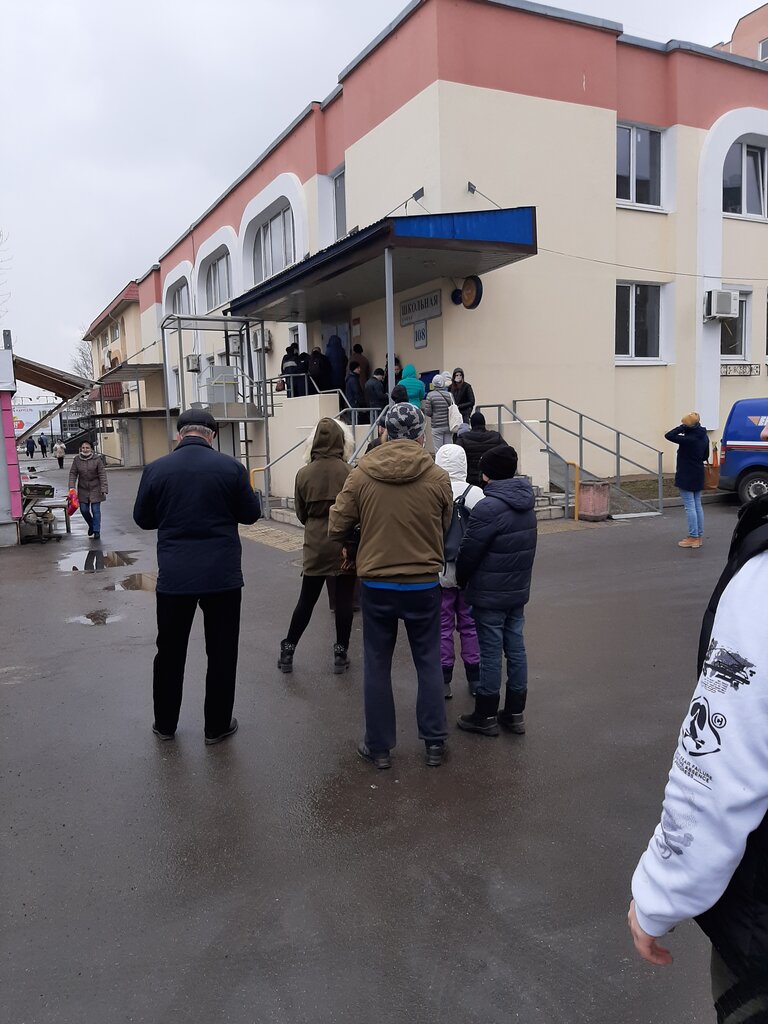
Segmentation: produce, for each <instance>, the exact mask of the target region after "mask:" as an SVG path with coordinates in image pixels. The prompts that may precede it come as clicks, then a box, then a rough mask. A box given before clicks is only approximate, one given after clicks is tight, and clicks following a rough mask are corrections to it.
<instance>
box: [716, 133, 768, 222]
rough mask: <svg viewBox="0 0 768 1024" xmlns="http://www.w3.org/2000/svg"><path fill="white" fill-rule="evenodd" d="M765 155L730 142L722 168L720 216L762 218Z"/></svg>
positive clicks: (763, 214)
mask: <svg viewBox="0 0 768 1024" xmlns="http://www.w3.org/2000/svg"><path fill="white" fill-rule="evenodd" d="M765 155H766V151H765V149H764V148H763V147H761V146H749V145H747V144H746V143H745V142H734V144H733V145H732V146H731V148H730V149H729V150H728V153H727V154H726V157H725V163H724V164H723V213H740V214H747V215H749V216H753V217H765V215H766V214H765V211H766V178H765V167H766V159H765Z"/></svg>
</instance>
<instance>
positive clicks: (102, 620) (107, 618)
mask: <svg viewBox="0 0 768 1024" xmlns="http://www.w3.org/2000/svg"><path fill="white" fill-rule="evenodd" d="M122 617H123V616H122V615H111V614H110V613H109V612H108V611H107V609H106V608H97V609H96V611H95V612H86V613H85V615H72V616H71V617H70V618H68V619H67V622H69V623H73V624H76V625H79V626H108V625H109V624H110V623H112V622H119V621H120V620H121V619H122Z"/></svg>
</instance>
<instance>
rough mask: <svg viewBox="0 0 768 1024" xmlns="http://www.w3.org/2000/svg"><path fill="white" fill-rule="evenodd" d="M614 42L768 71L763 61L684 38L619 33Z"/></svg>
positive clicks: (767, 65) (767, 66)
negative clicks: (665, 40) (658, 39)
mask: <svg viewBox="0 0 768 1024" xmlns="http://www.w3.org/2000/svg"><path fill="white" fill-rule="evenodd" d="M616 42H618V43H624V44H625V45H626V46H637V47H640V48H641V49H644V50H656V52H657V53H676V52H684V53H695V54H698V55H699V56H700V57H709V58H710V59H711V60H722V61H725V62H726V63H729V64H739V65H741V67H746V68H754V69H755V70H757V71H768V64H766V63H765V62H764V61H760V60H753V59H752V58H751V57H741V56H740V55H739V54H737V53H726V52H725V51H724V50H715V49H713V47H711V46H702V45H701V44H700V43H689V42H687V41H686V40H684V39H670V40H669V42H668V43H659V42H656V41H655V40H653V39H642V38H641V37H640V36H630V35H620V36H619V38H618V39H617V40H616Z"/></svg>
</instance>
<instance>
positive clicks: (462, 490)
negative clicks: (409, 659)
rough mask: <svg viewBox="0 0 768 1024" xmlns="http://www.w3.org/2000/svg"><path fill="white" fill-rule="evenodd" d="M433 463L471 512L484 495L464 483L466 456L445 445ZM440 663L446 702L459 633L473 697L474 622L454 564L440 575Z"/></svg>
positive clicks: (476, 663)
mask: <svg viewBox="0 0 768 1024" xmlns="http://www.w3.org/2000/svg"><path fill="white" fill-rule="evenodd" d="M435 463H436V465H438V466H439V467H440V468H441V469H444V470H445V471H446V472H447V473H448V475H449V476H450V478H451V489H452V490H453V500H454V502H455V501H456V500H457V499H463V502H464V507H465V508H467V509H469V510H470V512H471V510H472V509H473V508H474V507H475V505H476V504H477V503H478V501H481V500H482V498H483V496H484V495H483V492H482V491H481V489H480V488H479V487H475V486H474V484H468V483H467V453H466V452H465V451H464V449H463V448H461V447H459V445H457V444H444V445H442V446H441V447H440V448H438V450H437V454H436V455H435ZM440 587H441V588H442V589H441V591H440V596H441V598H442V608H441V614H440V664H441V666H442V669H443V684H444V686H445V699H446V700H450V698H451V697H452V696H453V692H452V691H451V680H452V679H453V665H454V661H455V658H456V651H455V647H454V633H455V632H456V631H457V630H458V633H459V640H460V643H461V660H462V661H463V662H464V671H465V672H466V674H467V684H468V686H469V692H470V693H471V694H472V696H474V694H475V689H476V688H477V684H478V683H479V682H480V647H479V645H478V642H477V631H476V629H475V621H474V619H473V618H472V613H471V611H470V610H469V605H468V604H467V602H466V599H465V597H464V594H463V593H462V592H461V591H460V590H459V588H458V586H457V584H456V562H455V561H453V562H448V563H447V564H446V566H445V569H444V571H443V572H442V573H441V575H440Z"/></svg>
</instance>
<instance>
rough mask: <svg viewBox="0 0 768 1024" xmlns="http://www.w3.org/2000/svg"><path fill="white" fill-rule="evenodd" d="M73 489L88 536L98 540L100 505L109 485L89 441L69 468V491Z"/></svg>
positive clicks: (105, 472) (103, 468) (99, 533)
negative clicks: (86, 526)
mask: <svg viewBox="0 0 768 1024" xmlns="http://www.w3.org/2000/svg"><path fill="white" fill-rule="evenodd" d="M75 488H77V500H78V501H79V502H80V514H81V515H82V517H83V519H84V520H85V521H86V523H88V536H89V537H93V538H94V539H95V540H98V539H99V538H100V537H101V503H102V501H106V498H107V494H108V492H109V485H108V484H107V469H106V466H105V465H104V462H103V461H102V460H101V459H100V458H99V457H98V456H97V455H96V454H94V451H93V446H92V445H91V444H90V442H89V441H83V443H82V444H81V445H80V451H79V452H78V454H77V455H76V456H75V457H74V459H73V460H72V465H71V466H70V468H69V489H70V491H71V490H74V489H75Z"/></svg>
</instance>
